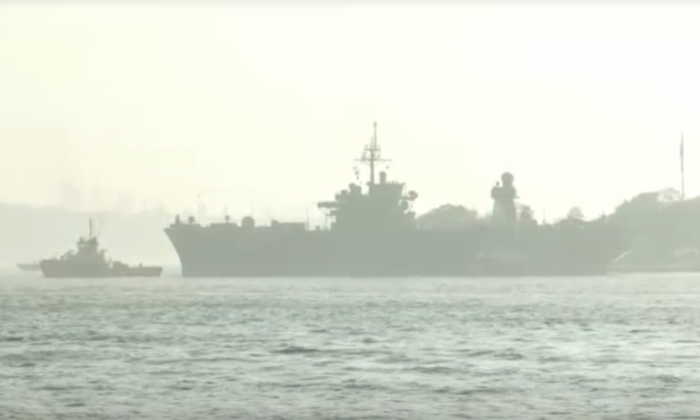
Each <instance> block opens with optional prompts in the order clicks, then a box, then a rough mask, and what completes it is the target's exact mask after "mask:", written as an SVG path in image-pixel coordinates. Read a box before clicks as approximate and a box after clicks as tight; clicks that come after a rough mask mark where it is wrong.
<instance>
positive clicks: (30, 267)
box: [17, 262, 41, 273]
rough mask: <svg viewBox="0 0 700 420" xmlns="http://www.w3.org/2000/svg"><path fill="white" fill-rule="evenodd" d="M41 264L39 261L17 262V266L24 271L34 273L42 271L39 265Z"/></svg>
mask: <svg viewBox="0 0 700 420" xmlns="http://www.w3.org/2000/svg"><path fill="white" fill-rule="evenodd" d="M39 264H40V263H39V262H28V263H17V268H19V269H20V270H22V271H27V272H32V273H34V272H38V271H41V267H40V266H39Z"/></svg>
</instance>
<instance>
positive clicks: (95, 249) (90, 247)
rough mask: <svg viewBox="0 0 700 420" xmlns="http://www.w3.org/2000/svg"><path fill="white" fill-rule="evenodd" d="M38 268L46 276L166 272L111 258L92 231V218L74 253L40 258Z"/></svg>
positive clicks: (148, 274) (146, 275)
mask: <svg viewBox="0 0 700 420" xmlns="http://www.w3.org/2000/svg"><path fill="white" fill-rule="evenodd" d="M39 268H40V269H41V272H42V274H43V275H44V277H47V278H104V277H158V276H160V274H161V272H162V271H163V268H162V267H158V266H143V265H139V266H130V265H127V264H124V263H122V262H120V261H112V260H110V259H108V258H107V257H106V255H105V251H104V250H103V249H100V245H99V242H98V240H97V238H96V237H95V235H94V234H93V229H92V220H90V224H89V235H88V236H87V237H86V238H84V237H81V238H79V239H78V243H77V250H76V251H75V252H74V251H69V252H67V253H66V254H64V255H63V256H61V257H60V258H50V259H45V260H41V261H40V262H39Z"/></svg>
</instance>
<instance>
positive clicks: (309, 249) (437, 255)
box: [165, 123, 624, 277]
mask: <svg viewBox="0 0 700 420" xmlns="http://www.w3.org/2000/svg"><path fill="white" fill-rule="evenodd" d="M359 160H360V162H362V163H365V164H367V166H368V167H369V180H368V182H367V183H366V185H365V186H364V187H363V186H362V185H361V184H357V183H352V184H350V185H349V186H348V188H347V189H343V190H340V191H338V192H337V193H336V194H335V197H334V199H333V200H330V201H323V202H320V203H318V204H317V207H318V209H319V210H321V211H324V212H325V213H326V216H327V217H328V220H329V221H330V222H331V224H330V226H329V228H328V229H317V230H309V229H307V227H306V226H305V224H303V223H294V222H292V223H278V222H276V221H273V222H272V223H271V224H270V225H268V226H256V225H255V220H254V219H253V218H252V217H251V216H248V217H244V218H243V219H241V223H240V226H239V225H238V224H236V223H230V219H229V218H228V217H227V218H226V222H225V223H214V224H209V225H201V224H199V223H197V222H196V221H195V219H194V217H189V218H188V221H187V222H186V223H183V222H182V221H181V220H180V217H179V216H178V217H176V219H175V222H174V223H173V224H171V225H170V226H169V227H167V228H166V229H165V232H166V234H167V236H168V238H169V239H170V242H171V243H172V245H173V247H174V248H175V251H176V252H177V255H178V257H179V259H180V265H181V267H182V274H183V275H184V276H187V277H415V276H422V277H464V276H547V275H548V276H573V275H599V274H604V273H606V271H607V268H608V264H609V263H610V262H611V261H612V260H613V259H614V258H616V257H617V256H618V255H619V254H620V253H621V250H620V249H618V246H619V243H620V239H621V238H622V237H621V236H620V235H619V234H618V233H616V232H614V231H613V230H610V229H608V228H606V227H605V226H604V224H601V223H592V224H589V223H586V222H583V221H580V220H578V219H576V220H573V219H572V220H567V221H565V222H563V223H557V224H554V225H538V223H537V222H536V221H535V220H534V219H533V218H532V215H531V214H529V216H528V214H525V215H521V217H519V216H518V215H517V214H516V212H517V209H516V205H515V200H516V198H517V193H516V189H515V186H514V184H513V180H514V177H513V175H512V174H510V173H509V172H505V173H503V174H502V176H501V181H500V183H497V184H496V186H494V187H493V188H492V190H491V197H492V199H493V201H494V211H493V213H492V215H491V217H489V218H488V219H481V221H480V222H478V223H477V222H475V221H474V220H471V221H470V222H469V223H464V221H465V219H459V218H458V219H459V220H453V219H450V218H447V219H449V222H445V223H443V222H442V221H441V222H440V223H439V224H438V225H439V228H438V227H437V226H438V225H432V227H431V228H428V229H426V228H424V227H425V226H423V227H421V226H420V224H419V223H417V219H416V215H415V212H413V211H412V210H411V208H412V205H413V203H414V201H415V200H416V199H417V197H418V194H417V193H416V192H415V191H409V190H407V189H406V188H405V185H404V183H402V182H398V181H391V180H389V179H388V177H387V174H386V172H385V171H381V172H379V173H378V175H379V176H378V177H377V176H376V175H377V174H376V166H377V164H379V163H381V162H384V161H385V160H384V159H383V158H382V157H381V148H380V147H379V144H378V142H377V125H376V123H375V124H374V132H373V136H372V139H371V141H370V143H369V144H368V145H367V146H366V147H365V148H364V151H363V154H362V157H361V158H360V159H359ZM440 220H446V219H440ZM623 249H624V248H623Z"/></svg>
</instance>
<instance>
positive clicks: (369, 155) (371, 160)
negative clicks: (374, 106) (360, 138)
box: [358, 121, 389, 185]
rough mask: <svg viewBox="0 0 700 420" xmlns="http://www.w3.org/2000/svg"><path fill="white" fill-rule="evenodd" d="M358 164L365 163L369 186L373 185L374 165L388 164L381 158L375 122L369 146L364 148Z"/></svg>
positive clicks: (386, 160)
mask: <svg viewBox="0 0 700 420" xmlns="http://www.w3.org/2000/svg"><path fill="white" fill-rule="evenodd" d="M358 161H359V162H362V163H366V164H367V165H368V166H369V184H370V185H374V178H375V177H374V175H375V165H376V164H377V163H379V162H389V160H388V159H383V158H382V148H381V147H380V146H379V143H378V142H377V122H376V121H375V122H374V132H373V134H372V139H371V140H370V142H369V144H368V145H366V146H365V148H364V150H363V152H362V157H361V158H360V159H358Z"/></svg>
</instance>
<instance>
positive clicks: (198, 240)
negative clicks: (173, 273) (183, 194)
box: [165, 224, 619, 277]
mask: <svg viewBox="0 0 700 420" xmlns="http://www.w3.org/2000/svg"><path fill="white" fill-rule="evenodd" d="M165 232H166V234H167V236H168V238H169V239H170V241H171V243H172V245H173V247H174V248H175V250H176V252H177V255H178V257H179V260H180V265H181V268H182V275H183V276H185V277H416V276H419V277H485V276H506V277H512V276H594V275H603V274H605V273H607V270H608V264H609V263H610V262H611V261H612V260H613V259H614V258H615V257H616V256H617V255H619V248H617V247H615V246H614V245H613V244H612V243H611V242H610V241H609V240H608V239H607V238H604V237H601V236H599V235H595V234H591V235H580V236H579V241H578V242H576V241H575V240H574V241H573V243H572V241H571V240H567V242H566V243H564V241H563V240H558V239H557V238H555V237H553V236H554V235H547V234H546V233H544V232H542V233H540V234H535V235H533V234H531V235H522V236H519V237H515V238H512V239H509V240H499V239H494V238H493V237H491V238H489V237H488V236H493V235H487V234H483V235H474V234H473V233H470V232H463V231H447V232H445V231H409V232H396V233H395V234H390V235H389V234H386V235H363V234H359V233H358V234H351V233H349V232H343V233H340V232H331V231H301V232H284V231H283V230H275V229H273V228H255V229H252V230H246V229H243V228H240V227H233V226H232V227H230V228H226V227H223V226H221V225H219V226H200V225H185V224H182V225H172V226H170V227H168V228H167V229H166V230H165ZM533 236H534V237H533Z"/></svg>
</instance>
